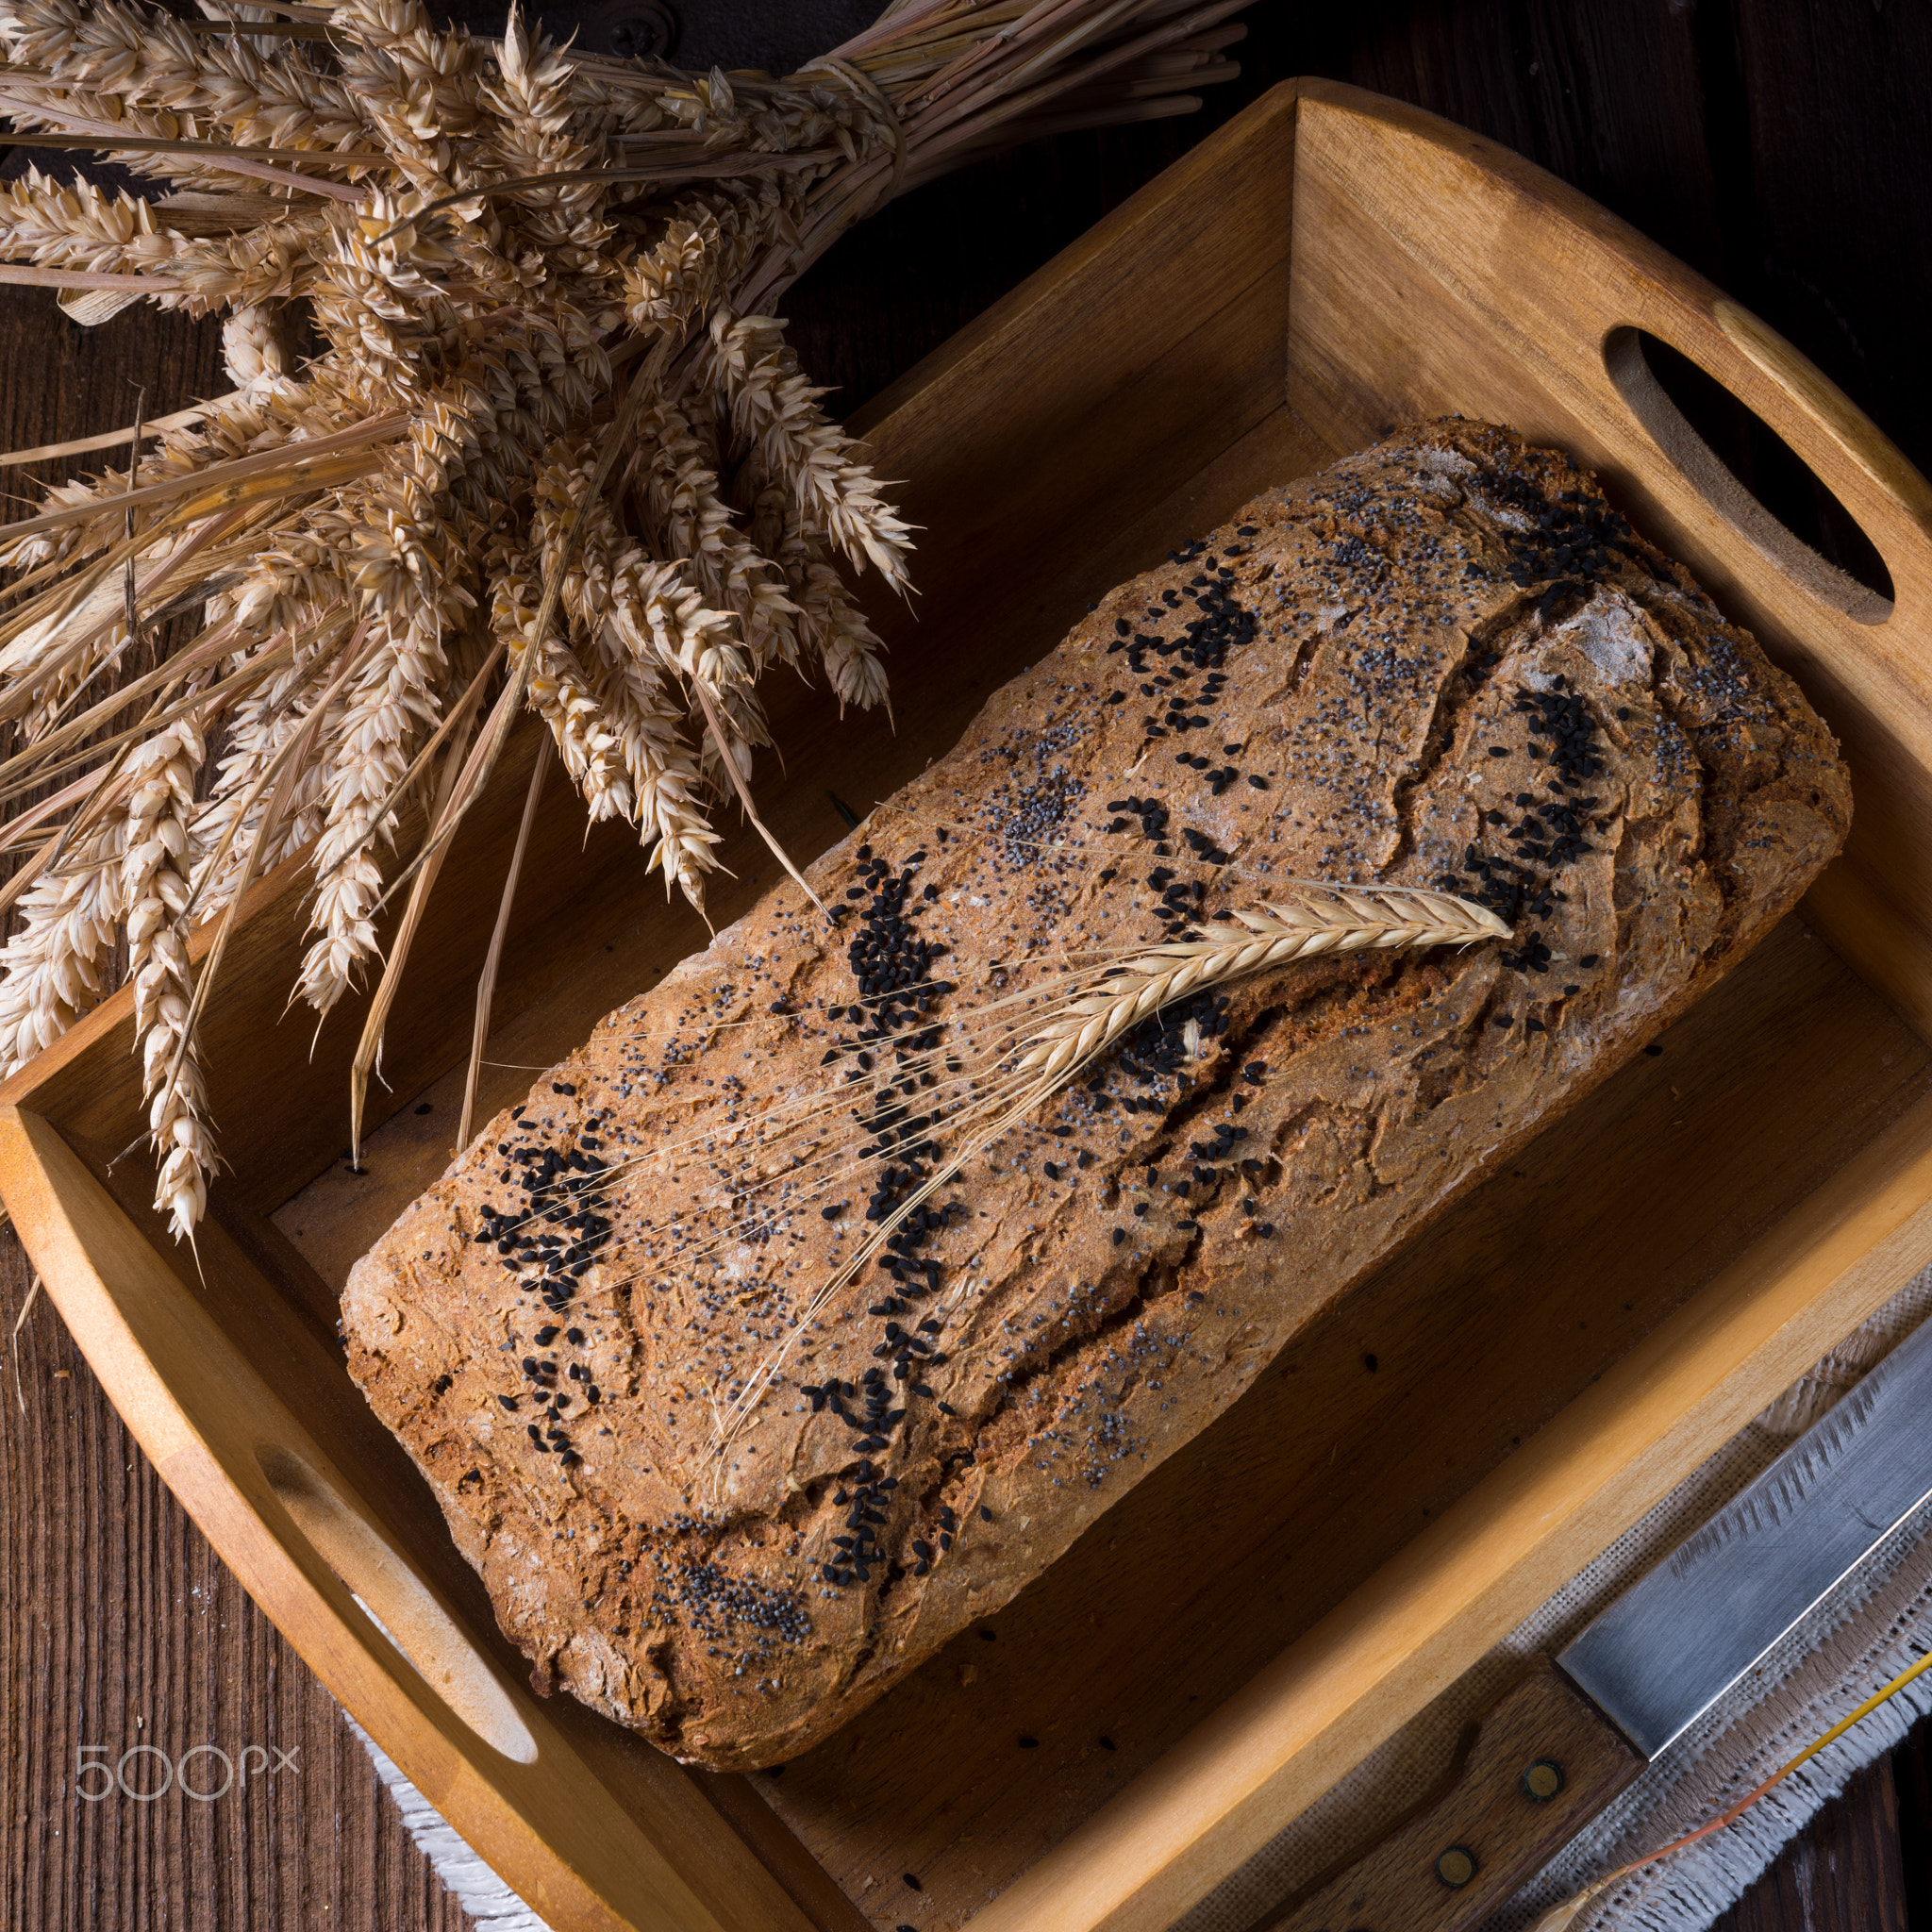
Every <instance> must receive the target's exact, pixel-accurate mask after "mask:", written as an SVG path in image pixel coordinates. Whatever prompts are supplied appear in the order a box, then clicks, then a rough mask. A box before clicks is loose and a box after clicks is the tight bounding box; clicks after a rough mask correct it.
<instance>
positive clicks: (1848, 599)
mask: <svg viewBox="0 0 1932 1932" xmlns="http://www.w3.org/2000/svg"><path fill="white" fill-rule="evenodd" d="M1707 320H1708V322H1709V323H1711V324H1714V325H1715V327H1714V328H1712V329H1711V330H1710V331H1709V332H1708V333H1707V332H1706V331H1703V330H1699V331H1697V334H1698V335H1699V337H1700V338H1702V340H1701V341H1698V342H1697V343H1696V344H1695V345H1694V346H1689V345H1687V344H1686V343H1684V342H1681V341H1673V340H1672V339H1671V337H1672V332H1671V330H1670V328H1669V325H1668V324H1667V323H1666V322H1664V321H1663V319H1662V318H1661V317H1652V318H1648V319H1647V320H1646V323H1645V325H1644V326H1643V327H1642V328H1640V327H1638V326H1636V325H1631V324H1627V323H1623V324H1618V325H1615V326H1614V327H1612V328H1610V329H1608V330H1607V332H1606V333H1605V336H1604V339H1603V360H1604V370H1605V373H1606V374H1607V375H1608V376H1609V379H1610V382H1611V384H1612V386H1613V387H1614V388H1615V389H1616V391H1617V393H1618V395H1619V396H1621V397H1622V398H1623V401H1624V406H1625V407H1626V408H1628V409H1629V411H1630V413H1631V414H1632V415H1633V416H1635V417H1636V419H1637V421H1638V422H1639V424H1640V425H1641V426H1642V428H1643V429H1644V431H1645V432H1646V434H1648V436H1649V437H1650V439H1651V441H1653V442H1655V443H1656V445H1657V448H1658V449H1659V450H1660V451H1661V452H1662V453H1663V455H1664V456H1665V458H1668V460H1669V461H1670V462H1671V463H1672V464H1673V465H1674V467H1675V468H1676V470H1677V471H1678V472H1679V474H1680V475H1682V476H1683V477H1684V479H1685V480H1686V482H1688V483H1689V484H1690V485H1691V487H1692V488H1693V489H1694V490H1695V491H1697V492H1698V494H1699V495H1700V496H1702V497H1703V498H1704V499H1705V501H1706V502H1707V503H1708V504H1710V505H1711V506H1712V507H1713V508H1715V509H1716V510H1717V511H1718V512H1719V514H1720V515H1722V516H1723V517H1724V518H1725V520H1726V521H1727V522H1729V523H1730V524H1731V525H1732V526H1733V527H1734V528H1735V529H1736V530H1737V531H1738V533H1739V535H1740V536H1741V537H1742V538H1743V539H1744V540H1745V541H1747V542H1749V543H1750V544H1751V545H1752V547H1753V548H1754V549H1756V550H1757V551H1758V552H1759V553H1760V554H1762V555H1763V556H1765V557H1766V558H1769V559H1770V560H1771V561H1772V562H1773V563H1774V564H1775V565H1776V567H1777V568H1778V569H1779V570H1781V571H1782V572H1783V573H1784V574H1785V575H1786V576H1788V577H1790V579H1791V580H1792V581H1793V582H1795V583H1796V584H1797V585H1798V587H1799V588H1800V589H1801V590H1803V591H1805V592H1807V594H1808V595H1809V596H1811V597H1813V598H1815V599H1817V600H1818V601H1819V602H1820V603H1822V604H1824V605H1827V606H1828V607H1830V608H1832V609H1834V610H1837V611H1839V612H1840V613H1842V614H1843V615H1844V616H1846V617H1849V618H1851V619H1852V620H1853V621H1854V622H1855V623H1857V624H1866V625H1882V624H1887V623H1890V620H1891V617H1892V615H1893V612H1894V609H1895V608H1896V606H1895V604H1894V602H1893V599H1892V598H1890V597H1888V596H1886V595H1884V594H1883V593H1882V592H1881V591H1874V590H1872V589H1869V588H1868V587H1867V586H1865V585H1864V584H1861V583H1860V582H1858V580H1857V578H1856V577H1853V576H1851V575H1848V574H1847V573H1845V572H1844V571H1841V570H1840V569H1839V568H1838V566H1837V565H1836V564H1833V563H1831V562H1830V561H1828V560H1827V559H1826V558H1824V557H1821V556H1820V555H1819V554H1818V552H1817V551H1815V550H1814V549H1812V547H1811V546H1810V545H1809V544H1808V543H1807V542H1806V541H1804V540H1803V539H1802V538H1800V537H1798V536H1796V535H1795V534H1793V532H1792V531H1791V530H1790V529H1789V528H1788V527H1787V526H1786V525H1784V523H1783V522H1781V521H1780V520H1779V518H1778V517H1777V516H1775V515H1774V513H1773V512H1772V511H1771V510H1769V509H1767V508H1765V506H1764V505H1763V504H1762V503H1760V502H1759V501H1758V500H1757V497H1756V496H1754V495H1753V494H1752V493H1751V491H1749V490H1748V489H1747V488H1746V487H1745V486H1744V485H1743V484H1742V483H1741V482H1740V481H1739V479H1738V478H1737V476H1735V475H1733V474H1732V473H1731V471H1730V469H1729V468H1728V467H1727V466H1726V464H1725V463H1724V459H1723V458H1721V457H1720V456H1719V455H1718V454H1717V452H1716V451H1715V450H1713V449H1712V448H1711V446H1710V445H1709V444H1708V443H1707V442H1706V441H1705V440H1704V438H1703V437H1702V436H1700V435H1699V434H1698V432H1697V430H1696V429H1695V428H1693V427H1692V425H1691V422H1690V420H1689V418H1687V417H1686V416H1685V414H1684V412H1683V410H1682V409H1680V408H1678V407H1677V404H1676V401H1675V400H1674V398H1673V397H1672V395H1671V394H1670V392H1669V391H1667V390H1666V389H1665V388H1664V386H1663V384H1662V383H1661V382H1660V381H1659V380H1658V379H1657V373H1656V371H1655V370H1653V369H1652V368H1651V366H1650V362H1649V360H1648V358H1646V357H1645V355H1644V353H1643V336H1644V335H1645V334H1650V335H1652V336H1653V337H1654V338H1655V339H1656V340H1657V341H1660V342H1662V343H1663V344H1664V345H1665V347H1667V348H1669V349H1671V350H1673V351H1674V352H1675V353H1676V354H1677V355H1679V356H1682V357H1683V358H1685V360H1687V361H1689V362H1691V363H1692V364H1694V365H1695V366H1696V367H1697V368H1698V369H1700V370H1702V371H1703V373H1704V374H1705V375H1707V376H1708V377H1709V378H1710V380H1711V381H1712V382H1714V383H1716V384H1717V385H1718V387H1719V388H1720V389H1722V390H1724V391H1725V392H1726V393H1727V394H1728V395H1729V396H1730V397H1731V398H1732V400H1733V401H1734V402H1737V403H1739V404H1740V405H1741V406H1742V407H1743V408H1746V409H1747V410H1749V411H1750V412H1751V414H1752V415H1754V416H1755V417H1757V420H1758V422H1759V423H1761V424H1762V425H1764V426H1765V427H1766V428H1768V429H1770V430H1771V431H1772V433H1773V434H1774V435H1775V436H1777V437H1779V438H1780V439H1781V440H1782V441H1784V443H1785V445H1786V447H1787V448H1788V449H1790V451H1791V453H1792V454H1793V455H1794V456H1795V457H1796V458H1797V459H1798V460H1799V461H1800V462H1801V463H1803V464H1804V465H1805V467H1806V468H1807V469H1808V470H1809V471H1810V473H1811V475H1812V476H1813V477H1814V478H1815V479H1816V480H1817V482H1818V483H1820V484H1821V485H1822V486H1823V487H1824V489H1825V490H1826V491H1829V492H1830V493H1831V494H1832V495H1833V496H1834V497H1836V498H1837V500H1838V502H1839V505H1840V508H1842V509H1843V510H1844V512H1845V514H1846V515H1847V516H1849V517H1850V518H1851V519H1852V521H1853V522H1854V523H1855V524H1857V526H1858V528H1859V529H1860V530H1861V531H1862V532H1863V533H1864V536H1865V539H1866V541H1868V542H1869V543H1870V544H1871V545H1872V547H1873V549H1874V550H1875V551H1876V552H1877V554H1878V557H1879V558H1880V560H1881V561H1882V562H1883V564H1884V566H1885V571H1886V575H1888V576H1889V577H1890V579H1891V581H1892V583H1893V585H1894V586H1896V585H1897V583H1898V582H1899V559H1898V558H1896V557H1895V556H1892V555H1889V554H1888V539H1889V538H1890V537H1892V536H1893V534H1894V532H1895V529H1896V525H1897V522H1898V520H1899V518H1900V517H1901V516H1904V517H1906V518H1908V519H1909V518H1910V517H1911V511H1910V509H1909V508H1907V504H1906V503H1904V502H1902V501H1901V500H1900V497H1899V496H1898V495H1897V494H1896V493H1894V491H1893V490H1892V489H1891V488H1890V478H1889V477H1888V476H1886V475H1885V474H1884V472H1885V471H1886V470H1888V469H1890V467H1892V464H1891V462H1889V461H1888V460H1887V458H1894V459H1895V453H1894V452H1891V451H1890V448H1889V446H1886V447H1885V448H1880V449H1874V448H1873V447H1871V446H1870V445H1871V442H1872V439H1871V436H1870V425H1866V424H1865V423H1864V419H1863V418H1862V417H1861V416H1859V415H1858V414H1857V411H1856V410H1854V409H1853V408H1851V406H1850V404H1849V403H1848V402H1847V401H1846V400H1845V398H1844V397H1842V396H1841V395H1840V394H1839V392H1838V391H1836V390H1835V389H1834V388H1832V387H1831V386H1830V385H1829V384H1828V383H1826V382H1825V381H1824V378H1823V377H1822V376H1820V375H1819V374H1818V372H1817V371H1816V370H1814V369H1812V368H1811V366H1810V365H1809V364H1808V363H1807V362H1806V361H1805V360H1804V359H1803V358H1801V357H1799V356H1798V355H1797V353H1796V352H1795V351H1794V350H1792V349H1791V348H1790V346H1789V345H1788V344H1787V343H1786V342H1785V341H1783V340H1782V339H1781V338H1779V337H1777V336H1775V335H1774V334H1773V333H1772V332H1771V331H1770V330H1769V329H1767V328H1765V327H1764V325H1762V324H1761V323H1758V322H1757V320H1756V318H1755V317H1752V316H1750V315H1747V314H1745V312H1744V311H1743V310H1741V309H1740V308H1737V307H1736V305H1735V304H1733V303H1730V302H1726V301H1724V300H1723V299H1721V298H1720V299H1718V300H1716V301H1714V302H1712V303H1711V305H1710V308H1709V313H1708V316H1707ZM1712 350H1715V351H1716V353H1711V351H1712ZM1714 365H1715V366H1714ZM1841 419H1842V420H1841ZM1861 430H1862V432H1863V433H1861ZM1922 536H1923V533H1922Z"/></svg>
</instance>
